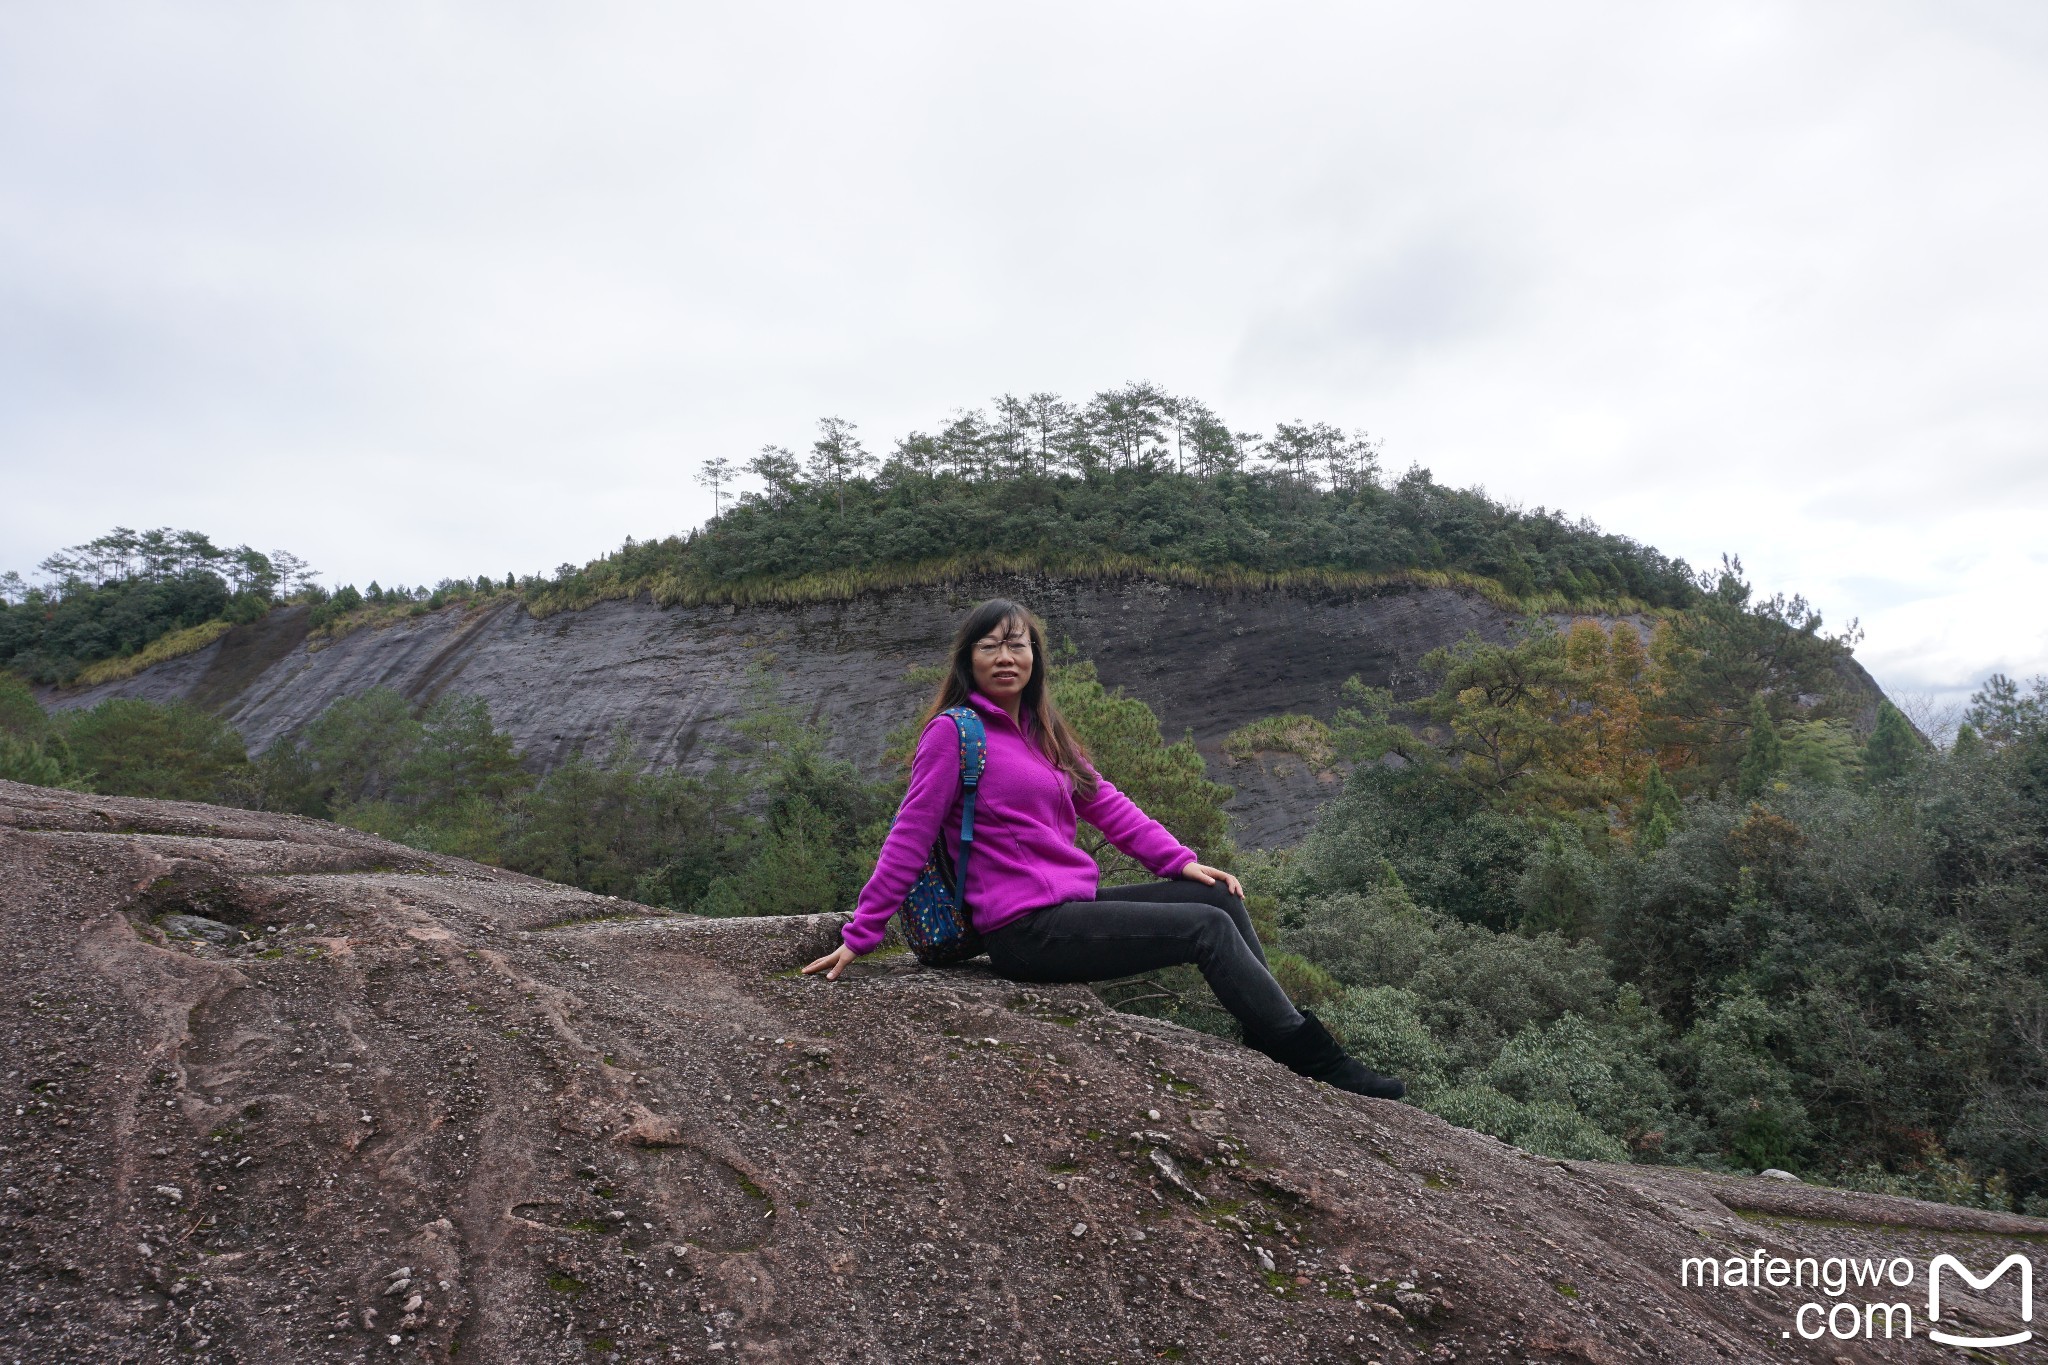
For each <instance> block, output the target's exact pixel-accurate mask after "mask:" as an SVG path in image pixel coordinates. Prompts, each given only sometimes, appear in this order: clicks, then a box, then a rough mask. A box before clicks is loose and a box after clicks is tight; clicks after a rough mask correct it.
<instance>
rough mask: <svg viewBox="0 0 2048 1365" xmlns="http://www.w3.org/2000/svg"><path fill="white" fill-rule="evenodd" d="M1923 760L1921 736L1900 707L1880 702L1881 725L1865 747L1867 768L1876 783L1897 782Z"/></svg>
mask: <svg viewBox="0 0 2048 1365" xmlns="http://www.w3.org/2000/svg"><path fill="white" fill-rule="evenodd" d="M1919 760H1920V737H1919V736H1918V735H1916V734H1914V733H1913V727H1912V725H1911V724H1910V723H1908V722H1907V720H1906V718H1905V716H1904V715H1902V714H1900V712H1899V708H1898V707H1896V706H1893V705H1892V704H1891V703H1890V702H1888V701H1881V702H1879V703H1878V704H1877V728H1876V729H1875V730H1872V731H1871V732H1870V742H1869V743H1868V744H1866V745H1864V746H1863V768H1864V771H1865V772H1866V773H1868V774H1869V776H1870V780H1871V781H1872V782H1895V781H1897V780H1898V779H1899V778H1902V777H1904V776H1905V775H1906V774H1907V773H1909V772H1911V771H1912V770H1913V767H1914V765H1915V764H1917V763H1918V762H1919Z"/></svg>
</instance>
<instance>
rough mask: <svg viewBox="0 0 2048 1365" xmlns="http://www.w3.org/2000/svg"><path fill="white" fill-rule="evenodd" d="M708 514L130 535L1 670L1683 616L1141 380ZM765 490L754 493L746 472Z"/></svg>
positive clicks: (1578, 539)
mask: <svg viewBox="0 0 2048 1365" xmlns="http://www.w3.org/2000/svg"><path fill="white" fill-rule="evenodd" d="M698 477H699V480H700V481H701V482H703V483H705V484H707V485H709V486H710V487H711V489H712V492H713V497H714V504H715V508H714V510H715V513H716V514H715V515H714V516H713V517H712V518H711V520H710V521H709V522H707V523H706V524H705V525H704V526H703V527H700V528H698V529H697V530H694V531H691V532H688V533H686V534H682V535H671V536H668V537H666V538H663V539H656V540H652V541H635V540H632V539H630V538H629V539H628V540H627V541H626V543H625V545H624V547H623V548H621V549H620V550H619V551H617V552H615V553H613V554H611V555H607V556H604V557H602V558H600V559H597V560H594V561H592V562H591V563H589V564H586V565H584V566H582V567H580V568H579V567H577V566H575V565H572V564H564V565H562V566H561V567H560V568H559V569H557V570H555V572H554V573H553V574H552V575H551V576H546V575H533V574H527V575H524V576H521V575H518V574H507V575H505V576H504V577H503V578H502V579H501V578H499V577H498V576H496V575H495V574H489V575H484V576H480V577H477V578H474V579H471V578H444V579H442V580H441V581H440V582H439V583H438V584H437V585H435V586H434V587H432V588H429V587H425V586H418V587H406V586H404V585H399V584H393V585H389V586H385V585H380V584H379V583H376V582H372V583H370V584H368V585H366V586H361V587H359V586H357V585H356V584H353V583H351V584H344V585H340V586H338V587H335V588H333V589H332V591H330V590H328V589H326V588H323V587H320V586H318V585H316V584H315V582H314V580H315V579H316V578H317V577H318V574H317V573H315V572H313V571H312V570H311V569H310V568H309V566H307V565H306V564H305V562H304V561H302V560H300V559H299V558H298V557H297V556H295V555H292V554H289V553H287V552H284V551H278V550H273V551H271V552H270V553H268V554H264V553H261V552H258V551H256V550H253V549H251V548H249V547H248V546H246V545H242V546H233V547H221V546H217V545H215V544H214V543H213V541H212V540H211V539H210V538H209V537H208V536H206V535H204V534H201V533H199V532H195V531H177V530H173V529H171V528H169V527H163V528H158V529H156V530H152V531H144V532H136V531H133V530H130V529H129V528H127V527H116V528H114V530H113V531H111V532H109V533H108V534H106V535H104V536H100V537H97V538H95V539H94V540H91V541H89V542H87V543H85V544H83V545H76V546H71V547H69V548H67V549H64V550H61V551H59V552H57V553H56V554H54V555H51V556H50V557H49V558H47V559H45V560H44V561H43V562H42V563H41V564H40V565H38V566H37V568H38V571H39V572H40V573H41V574H42V578H41V579H40V580H36V581H31V580H30V579H28V578H26V577H24V576H23V575H22V574H21V573H19V572H14V571H10V572H6V573H0V668H7V669H11V670H12V671H15V672H17V673H20V674H21V675H23V676H24V677H26V678H29V679H31V680H33V681H36V682H40V683H44V684H63V685H71V684H75V683H80V682H83V683H86V684H94V683H102V682H108V681H112V680H115V679H117V678H120V677H124V676H128V675H131V674H133V673H135V672H136V671H138V670H139V669H141V668H143V667H146V666H148V665H150V664H152V663H157V662H161V661H163V660H165V659H169V658H173V657H176V656H178V655H181V654H187V653H190V652H192V651H194V650H196V649H199V648H201V647H203V646H204V645H206V644H208V643H210V642H211V641H212V640H214V639H216V638H218V636H219V635H220V633H221V632H222V631H224V630H225V629H227V627H228V626H230V625H234V624H240V623H246V622H249V621H252V620H254V619H255V618H257V617H258V616H261V615H262V614H263V613H264V611H265V610H267V609H269V608H270V607H272V606H275V605H280V604H293V605H303V606H307V607H309V608H311V609H312V612H313V616H312V620H311V626H312V628H313V629H314V630H315V631H321V632H338V631H345V630H347V629H350V628H353V627H355V626H357V625H360V624H363V623H364V622H366V621H369V620H383V619H387V618H389V617H391V616H393V615H397V614H401V613H409V612H414V611H422V610H425V611H430V610H437V609H439V608H440V607H442V606H443V605H445V604H446V603H448V602H450V601H455V600H468V601H474V600H476V599H479V598H485V597H496V596H502V595H516V596H518V597H520V598H521V599H522V600H524V601H525V602H526V603H527V605H528V606H529V608H530V609H531V610H532V611H533V612H534V614H536V615H542V616H545V615H549V614H551V613H553V612H556V611H559V610H562V609H564V608H570V607H582V606H588V605H590V604H591V603H593V602H598V601H604V600H612V599H617V598H626V597H633V596H637V595H640V594H643V593H644V594H646V595H648V596H649V597H650V598H651V599H652V600H653V601H656V602H659V603H661V604H663V605H675V604H685V605H694V604H702V603H710V602H740V603H746V602H760V601H825V600H838V601H844V600H848V599H850V598H851V597H853V596H856V595H857V594H859V593H861V592H863V591H867V590H871V589H875V588H885V587H901V586H909V585H926V586H929V585H935V584H941V583H948V582H952V581H955V580H957V579H959V578H960V577H961V576H962V575H965V574H973V573H981V572H991V571H994V572H1045V573H1051V574H1053V575H1055V576H1057V577H1062V578H1098V577H1105V576H1108V577H1124V576H1130V575H1134V574H1135V575H1141V576H1145V577H1151V578H1156V579H1160V580H1162V581H1166V582H1175V583H1186V584H1193V585H1199V586H1207V587H1221V588H1245V587H1259V588H1270V587H1291V588H1306V589H1312V590H1335V591H1341V592H1354V591H1360V590H1367V589H1371V588H1375V587H1381V586H1386V585H1389V584H1402V583H1405V584H1412V585H1416V586H1425V587H1462V588H1466V589H1469V590H1472V591H1475V592H1478V593H1480V594H1481V595H1483V596H1485V597H1487V598H1488V599H1489V600H1490V601H1492V602H1494V603H1495V604H1496V605H1498V606H1500V607H1502V608H1504V609H1507V610H1511V611H1516V612H1521V613H1525V614H1526V613H1529V612H1534V611H1564V610H1573V611H1581V612H1586V611H1603V612H1609V613H1612V612H1627V611H1633V610H1638V609H1640V608H1643V607H1675V606H1683V605H1686V604H1687V603H1689V602H1691V601H1693V600H1695V599H1696V598H1697V596H1698V588H1697V585H1696V583H1695V581H1694V578H1693V575H1692V573H1691V571H1690V570H1689V568H1688V567H1687V565H1686V564H1685V563H1684V562H1683V561H1673V560H1669V559H1666V558H1665V557H1664V556H1663V555H1661V554H1659V553H1658V552H1656V551H1655V550H1653V549H1650V548H1648V547H1646V546H1643V545H1639V544H1637V543H1635V542H1634V541H1631V540H1629V539H1627V538H1626V537H1623V536H1618V535H1612V534H1608V533H1605V532H1602V531H1601V530H1599V528H1597V527H1595V526H1593V525H1592V524H1591V523H1590V522H1586V521H1584V520H1580V521H1576V522H1574V521H1571V520H1570V519H1568V518H1566V517H1565V516H1564V515H1563V514H1562V513H1558V512H1554V511H1550V510H1548V509H1545V508H1541V507H1539V508H1536V509H1535V510H1533V511H1528V510H1524V509H1521V508H1515V507H1508V506H1504V505H1503V504H1501V503H1498V502H1496V501H1494V500H1493V499H1491V498H1489V497H1487V496H1486V495H1485V493H1484V492H1483V491H1480V490H1473V489H1466V490H1459V489H1452V488H1447V487H1445V486H1443V485H1441V484H1439V483H1437V482H1436V481H1435V480H1434V479H1432V478H1431V477H1430V474H1429V472H1428V471H1427V470H1424V469H1419V468H1415V469H1410V470H1408V471H1407V472H1406V473H1405V474H1402V475H1400V476H1399V477H1398V478H1391V479H1390V478H1388V477H1387V476H1386V475H1384V474H1383V472H1382V470H1381V468H1380V451H1379V447H1378V444H1377V443H1376V442H1374V441H1372V440H1370V439H1369V438H1367V437H1366V436H1365V435H1364V434H1363V433H1351V434H1346V433H1345V432H1342V431H1340V430H1338V429H1337V428H1335V427H1332V426H1330V425H1329V424H1327V423H1321V422H1316V423H1310V422H1292V423H1290V422H1282V423H1279V424H1278V425H1277V426H1276V427H1275V428H1274V430H1273V432H1272V434H1271V435H1270V436H1257V435H1252V434H1247V433H1243V432H1236V431H1233V430H1231V429H1230V427H1229V426H1228V425H1227V424H1225V423H1223V422H1222V421H1221V420H1220V419H1219V418H1217V416H1216V415H1215V414H1214V413H1213V412H1211V411H1210V410H1209V409H1208V408H1207V407H1206V406H1205V405H1204V404H1202V403H1200V402H1199V401H1197V400H1194V399H1187V398H1175V397H1172V396H1170V395H1167V394H1165V393H1163V392H1161V391H1160V390H1158V389H1156V388H1154V387H1153V386H1151V385H1146V384H1132V385H1126V386H1125V387H1124V388H1121V389H1114V390H1108V391H1105V392H1103V393H1099V394H1097V395H1095V397H1093V398H1092V399H1090V400H1088V401H1087V402H1086V403H1081V404H1070V403H1067V402H1065V401H1063V400H1061V399H1059V398H1058V397H1056V396H1054V395H1051V394H1033V395H1031V397H1030V398H1028V399H1014V398H1004V399H1000V400H998V401H997V402H996V404H995V405H994V409H993V411H992V412H987V413H985V412H981V411H972V412H963V413H959V414H956V416H955V417H954V419H953V420H952V421H951V422H949V423H948V424H947V425H946V426H945V427H944V428H942V429H941V430H940V431H939V432H938V433H937V434H928V433H924V432H911V433H909V434H908V435H906V436H904V437H902V438H900V439H899V440H898V441H897V442H896V443H895V448H894V450H893V451H892V452H891V454H890V455H889V456H888V457H887V458H886V459H878V458H877V457H875V456H873V455H871V454H870V453H869V452H868V451H867V449H866V448H865V447H864V446H863V445H862V443H861V441H860V439H859V437H858V434H857V433H856V431H855V429H854V427H853V426H852V424H851V423H847V422H843V421H840V420H838V419H836V418H828V419H826V420H824V421H822V422H820V423H819V436H818V439H817V440H816V441H815V442H814V443H813V445H812V447H811V449H810V451H809V452H808V454H807V455H806V456H804V457H802V458H799V457H798V456H797V455H796V454H795V453H794V452H791V451H788V450H784V449H782V448H780V447H774V446H770V447H766V448H764V449H763V450H762V451H761V452H760V453H759V454H758V455H756V456H755V457H754V458H753V459H752V460H749V461H747V462H745V464H744V465H742V466H735V465H734V463H733V462H732V461H730V460H727V459H722V458H721V459H714V460H709V461H706V462H704V464H703V465H702V466H701V467H700V469H699V471H698ZM743 480H746V481H750V484H751V486H747V487H742V486H741V485H742V481H743Z"/></svg>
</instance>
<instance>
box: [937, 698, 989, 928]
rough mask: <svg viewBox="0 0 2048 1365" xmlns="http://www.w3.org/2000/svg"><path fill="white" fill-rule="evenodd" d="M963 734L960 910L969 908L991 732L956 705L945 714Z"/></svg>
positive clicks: (966, 709)
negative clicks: (977, 804)
mask: <svg viewBox="0 0 2048 1365" xmlns="http://www.w3.org/2000/svg"><path fill="white" fill-rule="evenodd" d="M946 714H947V715H949V716H951V717H952V718H953V724H954V725H955V726H957V727H958V728H959V731H960V858H959V861H958V866H957V867H956V869H955V872H956V875H957V876H958V878H959V893H960V908H961V910H962V912H963V913H964V912H965V911H966V908H967V855H968V854H969V853H971V852H972V851H973V850H974V793H975V790H976V789H977V788H978V787H980V786H981V770H982V768H983V767H984V766H985V765H986V764H987V762H988V731H987V730H986V729H985V728H983V726H982V723H981V717H980V716H978V715H976V714H975V713H974V708H973V707H971V706H955V707H953V708H951V709H950V710H948V711H947V712H946Z"/></svg>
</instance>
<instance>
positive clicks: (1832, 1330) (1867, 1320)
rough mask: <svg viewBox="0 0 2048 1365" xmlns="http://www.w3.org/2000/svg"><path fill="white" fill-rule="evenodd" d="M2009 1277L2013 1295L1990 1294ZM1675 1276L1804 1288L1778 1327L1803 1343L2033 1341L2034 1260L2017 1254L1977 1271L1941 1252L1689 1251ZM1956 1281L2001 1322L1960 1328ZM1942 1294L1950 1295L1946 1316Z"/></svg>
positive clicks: (1707, 1284) (1729, 1284) (1979, 1346)
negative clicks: (1805, 1294)
mask: <svg viewBox="0 0 2048 1365" xmlns="http://www.w3.org/2000/svg"><path fill="white" fill-rule="evenodd" d="M2008 1275H2010V1276H2012V1277H2013V1278H2012V1281H2011V1283H2012V1284H2013V1285H2014V1286H2015V1287H2016V1288H2017V1290H2018V1294H2017V1296H2015V1295H2013V1294H2012V1293H2011V1292H2009V1291H2006V1292H2000V1293H1996V1294H1994V1293H1993V1292H1992V1291H1993V1287H1994V1286H1997V1285H1999V1284H2000V1283H2001V1282H2002V1281H2005V1280H2006V1277H2007V1276H2008ZM1678 1282H1679V1284H1680V1285H1681V1286H1682V1287H1684V1288H1688V1289H1720V1290H1729V1289H1764V1288H1770V1289H1793V1290H1799V1289H1811V1290H1813V1291H1814V1294H1815V1297H1814V1298H1812V1299H1809V1300H1808V1301H1807V1302H1805V1303H1802V1304H1800V1305H1799V1307H1798V1308H1796V1309H1794V1310H1793V1313H1792V1324H1791V1325H1790V1326H1789V1327H1787V1328H1785V1329H1784V1331H1783V1333H1782V1335H1784V1336H1787V1337H1790V1336H1799V1337H1803V1338H1805V1339H1806V1340H1807V1341H1819V1340H1820V1339H1821V1338H1822V1337H1833V1338H1834V1339H1835V1340H1836V1341H1856V1340H1872V1339H1875V1338H1880V1337H1882V1338H1886V1339H1893V1338H1903V1339H1906V1340H1911V1339H1912V1338H1914V1337H1915V1336H1918V1335H1922V1334H1924V1335H1925V1336H1926V1338H1927V1340H1929V1341H1931V1342H1933V1343H1935V1344H1936V1345H1940V1346H1961V1347H1966V1348H1972V1349H1976V1350H1989V1349H1992V1348H1995V1347H1999V1346H2020V1345H2024V1344H2025V1343H2027V1342H2029V1341H2032V1340H2033V1339H2034V1329H2033V1321H2034V1266H2033V1262H2031V1261H2029V1260H2028V1259H2027V1258H2026V1257H2025V1256H2022V1255H2020V1254H2019V1253H2018V1252H2014V1253H2013V1254H2012V1255H2010V1256H2007V1257H2006V1258H2005V1259H2004V1260H2002V1261H2000V1262H1998V1263H1997V1264H1996V1265H1994V1266H1992V1267H1991V1268H1990V1269H1989V1270H1987V1271H1985V1272H1984V1273H1983V1274H1981V1275H1980V1274H1978V1273H1977V1272H1976V1271H1975V1270H1974V1269H1972V1268H1971V1267H1970V1266H1968V1265H1965V1264H1964V1263H1963V1262H1962V1261H1961V1260H1959V1259H1957V1258H1956V1257H1954V1256H1950V1255H1947V1254H1946V1253H1944V1254H1943V1255H1940V1256H1936V1257H1935V1258H1934V1259H1933V1260H1931V1261H1929V1262H1927V1264H1926V1265H1925V1266H1924V1267H1922V1266H1921V1265H1920V1264H1918V1263H1917V1262H1915V1261H1911V1260H1909V1259H1907V1258H1906V1257H1904V1256H1895V1257H1892V1258H1891V1259H1889V1260H1877V1259H1872V1258H1870V1257H1848V1256H1829V1257H1825V1258H1817V1257H1813V1256H1798V1257H1794V1258H1792V1259H1790V1260H1788V1259H1786V1258H1785V1257H1783V1256H1773V1255H1771V1254H1770V1253H1768V1252H1766V1251H1765V1250H1764V1249H1763V1248H1762V1247H1758V1248H1757V1249H1756V1251H1755V1252H1754V1253H1753V1254H1751V1255H1750V1256H1749V1257H1748V1258H1747V1259H1744V1258H1743V1257H1740V1256H1730V1257H1728V1258H1727V1259H1726V1260H1718V1261H1717V1260H1714V1259H1713V1258H1711V1257H1706V1256H1689V1257H1687V1258H1686V1259H1685V1260H1684V1261H1682V1262H1681V1263H1680V1265H1679V1271H1678ZM1963 1284H1966V1285H1968V1286H1969V1287H1970V1288H1971V1289H1973V1290H1976V1291H1978V1293H1979V1294H1981V1295H1983V1296H1984V1301H1985V1302H1986V1303H1987V1304H1990V1305H1991V1309H1990V1311H1991V1313H1992V1314H1994V1315H2000V1316H2002V1317H2003V1318H2004V1319H2006V1320H2005V1321H2001V1322H1999V1323H1997V1324H1996V1325H1995V1326H1994V1327H1993V1328H1992V1329H1991V1330H1986V1329H1985V1328H1983V1327H1981V1326H1974V1325H1973V1326H1972V1327H1970V1328H1969V1329H1967V1330H1966V1329H1965V1328H1964V1327H1963V1326H1962V1324H1960V1323H1959V1322H1958V1321H1957V1320H1956V1312H1955V1295H1956V1293H1957V1292H1958V1288H1959V1285H1963ZM1944 1286H1946V1287H1944ZM1944 1293H1946V1294H1948V1296H1949V1298H1948V1304H1949V1308H1948V1312H1947V1314H1946V1315H1944V1314H1943V1311H1942V1295H1943V1294H1944ZM1916 1309H1921V1310H1924V1313H1925V1316H1924V1317H1922V1316H1916V1312H1915V1310H1916Z"/></svg>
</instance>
